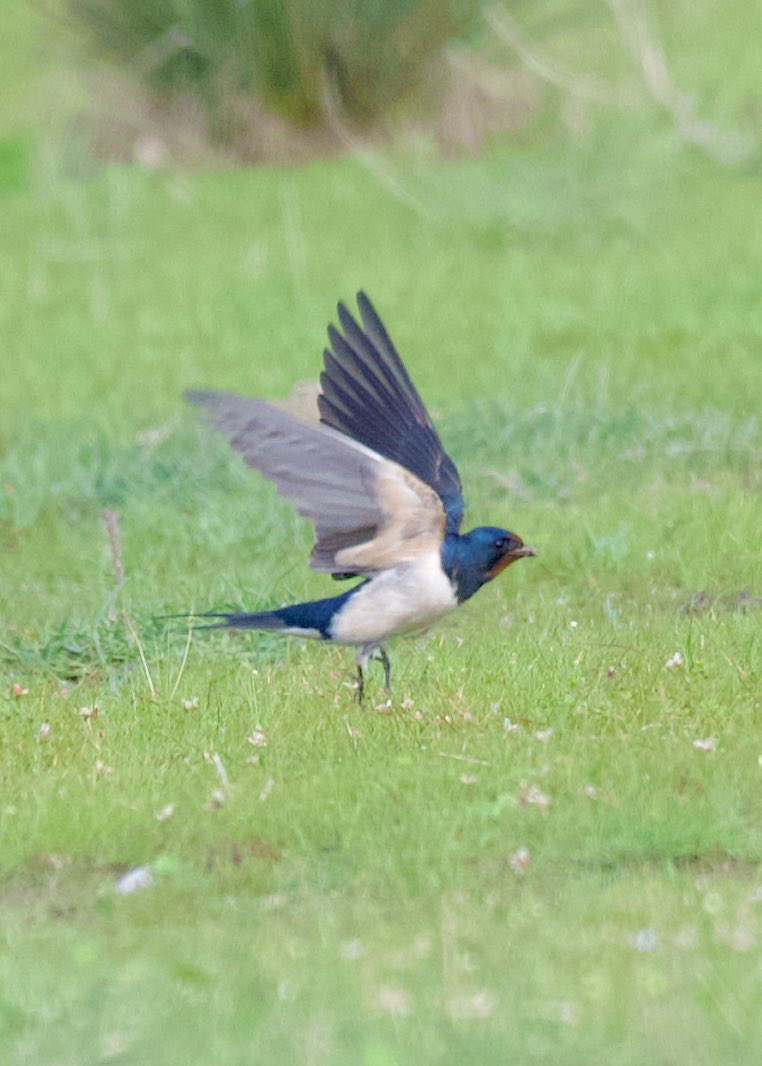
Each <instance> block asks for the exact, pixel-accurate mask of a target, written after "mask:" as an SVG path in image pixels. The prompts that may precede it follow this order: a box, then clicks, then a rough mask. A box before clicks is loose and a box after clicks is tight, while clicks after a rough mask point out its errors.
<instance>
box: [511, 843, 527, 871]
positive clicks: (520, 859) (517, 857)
mask: <svg viewBox="0 0 762 1066" xmlns="http://www.w3.org/2000/svg"><path fill="white" fill-rule="evenodd" d="M531 858H532V857H531V855H530V854H529V848H525V847H520V848H516V850H515V851H514V853H513V854H512V855H510V856H509V857H508V865H509V866H510V868H511V869H512V870H513V872H514V873H517V874H520V873H523V872H524V870H526V869H527V868H528V866H529V863H530V862H531Z"/></svg>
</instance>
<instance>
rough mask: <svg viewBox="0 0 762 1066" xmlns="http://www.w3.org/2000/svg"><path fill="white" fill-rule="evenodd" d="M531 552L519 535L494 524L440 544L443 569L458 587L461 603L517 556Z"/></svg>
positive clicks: (520, 556)
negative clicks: (441, 546)
mask: <svg viewBox="0 0 762 1066" xmlns="http://www.w3.org/2000/svg"><path fill="white" fill-rule="evenodd" d="M448 539H449V538H448ZM534 554H535V551H534V548H530V547H529V546H528V545H526V544H524V542H523V540H522V539H521V537H519V536H517V535H516V534H515V533H511V532H510V530H508V529H498V528H497V527H496V526H478V527H477V528H476V529H472V530H471V532H470V533H466V534H465V535H464V536H462V537H458V538H457V539H456V538H453V539H452V540H450V541H449V543H448V542H447V541H446V542H445V545H444V546H443V562H444V565H445V569H446V570H447V572H448V573H449V574H450V577H451V579H452V581H453V583H454V584H455V585H456V587H457V589H458V599H459V600H460V601H461V602H463V600H467V599H469V597H471V596H473V594H474V593H475V592H476V591H477V590H478V589H480V588H481V586H482V585H484V584H485V583H486V582H487V581H491V580H492V579H493V577H497V575H498V574H500V573H502V571H503V570H505V568H506V567H507V566H510V565H511V563H515V562H516V560H517V559H526V558H527V557H528V556H530V555H534Z"/></svg>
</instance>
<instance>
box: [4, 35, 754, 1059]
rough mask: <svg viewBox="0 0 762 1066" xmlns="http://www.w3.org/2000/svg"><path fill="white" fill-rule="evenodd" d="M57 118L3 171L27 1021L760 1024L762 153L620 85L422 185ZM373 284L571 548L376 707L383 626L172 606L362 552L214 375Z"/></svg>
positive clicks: (405, 1046)
mask: <svg viewBox="0 0 762 1066" xmlns="http://www.w3.org/2000/svg"><path fill="white" fill-rule="evenodd" d="M692 47H693V44H692ZM712 62H714V60H713V61H712ZM710 65H711V64H710ZM50 158H51V156H50V154H48V155H44V154H43V155H42V157H40V156H34V155H33V156H32V157H31V161H30V167H31V172H30V180H29V182H28V184H27V185H26V186H25V185H24V183H19V182H17V181H16V182H15V183H10V184H9V187H8V188H5V189H3V192H4V193H5V195H3V196H1V197H0V229H1V230H2V233H3V251H4V255H3V257H2V260H0V271H1V272H2V275H1V281H2V284H0V294H1V295H0V351H2V373H1V374H0V410H2V412H3V416H2V421H1V422H0V605H1V606H0V730H1V732H0V736H1V737H2V747H1V748H0V782H1V783H2V784H1V792H0V841H2V850H1V851H0V915H1V917H2V922H1V926H0V927H1V929H2V932H1V933H0V1056H1V1057H2V1061H3V1062H4V1063H5V1062H8V1063H26V1062H35V1063H46V1064H47V1063H50V1064H53V1063H56V1064H62V1063H66V1064H69V1063H71V1064H76V1066H80V1064H88V1063H102V1062H116V1063H140V1064H143V1063H157V1064H158V1063H167V1062H186V1061H187V1062H194V1063H195V1062H198V1063H202V1062H204V1063H206V1062H216V1063H222V1064H228V1063H231V1064H232V1063H251V1062H268V1063H269V1062H278V1063H295V1064H296V1063H300V1064H301V1063H331V1064H333V1063H341V1064H343V1063H346V1064H348V1066H349V1064H352V1066H354V1064H357V1063H360V1064H367V1066H386V1064H393V1063H401V1064H402V1063H404V1064H407V1063H418V1062H434V1063H453V1064H455V1063H458V1064H460V1063H463V1062H473V1063H504V1062H512V1063H513V1062H515V1063H533V1062H542V1061H545V1062H549V1063H553V1064H554V1066H555V1064H567V1063H569V1064H571V1063H579V1064H580V1066H582V1064H584V1066H590V1064H593V1063H606V1064H607V1066H608V1064H635V1063H638V1064H639V1063H643V1062H655V1063H660V1064H665V1066H667V1064H670V1066H671V1064H675V1066H677V1064H683V1063H689V1062H690V1063H691V1064H706V1066H718V1064H725V1063H727V1064H731V1063H732V1064H737V1063H749V1064H752V1063H757V1062H759V1060H760V1056H761V1055H762V1021H760V1012H759V1008H758V998H759V995H758V989H759V980H760V961H759V960H760V954H759V952H760V944H761V943H762V939H761V937H762V933H761V923H762V830H761V827H762V799H761V798H760V797H761V796H762V790H761V787H760V786H761V785H762V767H761V766H760V757H761V756H762V727H761V725H760V691H761V688H760V663H761V661H762V654H761V653H762V627H760V619H761V618H762V613H761V611H762V599H761V597H762V561H761V557H760V551H759V530H760V528H761V527H762V429H761V428H760V422H759V406H760V404H759V401H760V396H762V359H760V344H761V342H762V313H760V305H759V299H758V284H759V283H758V263H759V253H760V246H761V245H762V240H761V239H760V238H761V237H762V232H761V230H760V216H759V208H758V204H759V192H760V190H759V174H758V169H755V166H757V165H756V164H754V163H753V162H751V163H749V164H748V165H746V166H745V167H738V168H722V167H719V166H717V165H716V164H714V163H712V162H711V161H708V160H707V159H706V158H704V157H702V156H700V155H698V154H695V153H692V152H689V151H687V150H686V149H684V148H682V147H680V145H679V144H678V143H677V142H676V140H675V138H674V136H673V134H672V132H671V131H670V130H669V128H668V127H667V126H666V125H665V124H664V123H662V122H660V121H659V120H657V119H655V118H654V117H653V116H640V117H632V116H630V117H629V118H628V117H627V116H623V115H617V116H616V121H613V120H609V119H607V118H606V117H605V116H604V117H603V118H601V119H600V120H599V121H598V122H597V123H596V125H595V128H594V130H593V132H592V133H591V134H590V136H589V137H588V138H587V139H584V140H582V141H581V142H574V143H566V142H565V141H564V140H563V139H561V138H559V137H556V138H555V139H552V140H551V141H550V142H549V143H545V144H543V143H540V139H539V138H538V137H537V136H536V135H535V133H534V132H533V131H527V134H526V135H525V136H523V137H522V138H521V139H520V143H516V144H514V146H513V147H512V149H511V150H510V151H508V150H503V151H496V152H495V153H493V154H492V155H491V156H489V157H488V158H486V159H484V160H481V161H468V162H447V163H437V162H433V161H426V160H424V159H422V158H415V159H414V158H412V157H409V156H406V157H404V158H402V159H400V160H397V161H396V162H395V163H394V168H395V170H394V173H395V176H396V178H397V180H398V181H399V182H400V183H401V184H402V186H403V187H404V189H405V190H406V192H408V193H410V194H411V195H412V196H413V197H415V198H416V199H417V200H419V201H420V202H421V203H422V204H423V205H424V208H425V210H423V211H417V210H416V209H415V208H413V207H411V206H410V205H409V203H408V202H407V201H404V200H400V199H399V198H397V197H395V196H393V195H392V194H391V193H390V192H389V191H388V190H387V189H386V188H385V187H384V186H383V185H382V184H379V182H378V181H377V180H376V179H375V178H374V177H373V176H372V175H371V174H369V173H368V172H367V170H365V169H364V168H363V167H362V166H361V165H360V164H359V163H358V162H355V161H351V160H343V161H338V162H334V163H330V164H316V165H313V166H310V167H307V168H304V169H303V170H299V171H265V170H261V171H256V172H249V173H246V172H240V171H230V172H227V173H216V174H197V175H194V176H188V175H182V174H174V173H158V172H149V171H144V170H140V169H137V168H119V167H114V166H108V167H103V168H102V169H100V170H99V171H98V172H97V173H95V174H93V175H92V176H91V177H90V178H89V179H88V180H83V179H81V178H80V179H79V180H75V179H74V178H72V177H71V176H68V177H67V176H66V175H67V173H69V174H70V173H71V172H70V171H69V170H67V165H68V164H67V157H64V158H63V160H62V162H61V164H60V167H59V166H57V165H56V166H52V165H50V163H49V161H50ZM46 159H47V160H48V165H43V164H44V162H45V160H46ZM61 170H63V171H64V173H61ZM75 172H76V173H80V170H75ZM360 286H362V287H364V288H366V289H367V291H368V292H369V293H370V294H371V296H372V298H373V299H374V300H375V301H376V303H377V305H378V306H379V309H380V310H381V312H382V314H383V315H384V316H385V318H386V320H387V323H388V325H389V328H390V330H391V332H392V334H393V336H394V337H395V339H396V340H397V342H398V345H399V347H400V349H401V351H402V353H403V355H404V356H405V358H406V360H407V363H408V366H409V368H410V371H411V374H412V376H413V378H414V380H415V381H416V382H417V384H418V385H419V387H420V389H421V391H422V393H423V395H424V397H425V398H426V400H427V401H428V402H429V404H430V406H431V408H432V410H434V411H435V412H436V413H437V421H438V425H439V427H440V429H441V433H442V435H443V438H444V440H445V443H446V445H447V446H448V448H449V450H450V451H451V453H452V454H453V456H454V458H455V459H456V461H457V462H458V463H459V466H460V468H461V471H462V475H463V479H464V483H465V485H466V490H467V503H468V509H469V510H468V517H469V521H470V523H471V524H478V523H481V522H494V523H499V524H507V525H509V526H510V527H511V528H514V529H515V530H517V531H518V532H519V533H520V534H521V535H522V536H524V537H525V538H526V539H527V540H530V541H531V542H532V543H534V544H535V545H536V546H537V548H538V552H539V554H538V557H537V559H535V560H532V561H531V562H527V563H522V564H521V565H520V566H517V567H514V568H511V570H510V571H509V572H508V573H507V574H506V575H504V576H503V577H502V578H501V579H499V581H497V582H495V584H494V585H492V586H490V587H489V588H487V589H485V590H484V591H482V592H480V593H479V595H478V596H477V597H476V598H475V599H474V600H473V601H471V603H470V604H469V605H468V606H466V607H464V608H463V609H462V610H461V611H459V612H458V613H457V614H456V615H454V616H453V617H452V619H451V620H450V621H448V622H447V623H446V624H444V625H443V626H442V627H441V628H440V629H439V630H437V631H435V633H433V634H432V635H431V636H430V637H428V638H424V639H411V640H407V641H400V642H398V643H397V644H396V645H394V646H393V647H392V648H391V649H390V650H391V655H392V662H393V669H394V685H395V688H394V698H393V701H392V704H391V706H389V707H386V706H385V705H384V704H385V696H384V694H383V691H382V689H381V683H380V681H381V678H380V671H379V676H376V675H374V676H373V677H372V678H371V682H370V700H369V704H368V706H366V707H365V708H364V709H358V707H357V706H356V704H355V703H354V702H353V698H352V691H351V690H350V689H349V688H348V687H347V686H346V685H345V684H344V682H346V681H350V680H351V676H352V675H351V669H350V666H351V661H352V660H351V653H349V652H346V651H342V650H341V649H334V648H326V647H321V646H317V645H312V644H307V645H304V646H303V645H301V644H300V643H298V642H290V643H288V642H279V641H278V640H277V639H275V638H273V637H271V636H268V635H262V636H243V637H241V636H237V635H219V634H203V635H202V634H197V635H195V636H194V637H193V639H192V642H191V643H190V647H189V649H188V650H187V655H186V636H187V632H186V629H185V627H184V625H183V623H182V622H181V621H179V622H166V621H162V620H160V619H159V617H158V616H160V615H162V614H165V613H167V612H171V611H182V610H184V609H189V608H191V607H195V608H197V609H202V608H206V607H213V606H217V605H220V606H222V605H236V606H237V605H247V606H249V607H251V608H256V607H258V606H264V605H267V604H274V603H279V602H284V601H288V600H293V599H296V598H297V597H301V596H304V595H313V594H321V593H326V592H330V591H334V589H335V587H334V586H332V584H331V582H330V581H327V579H325V578H322V577H320V576H319V575H315V574H310V573H309V571H308V570H307V567H306V559H307V555H308V552H309V547H310V543H311V542H310V535H309V529H308V528H307V527H306V526H305V525H304V524H302V523H301V522H299V521H298V520H297V519H296V518H294V517H293V514H292V512H291V510H290V509H289V508H288V507H287V505H286V504H285V503H284V502H283V501H281V500H279V499H278V498H277V497H276V496H275V494H274V492H273V491H272V490H271V489H270V487H268V486H267V485H266V484H264V483H263V482H261V480H259V479H258V478H257V477H256V476H255V475H253V474H251V473H250V472H247V471H245V470H244V469H243V468H242V467H241V465H240V464H239V463H238V461H237V460H236V459H235V458H234V457H231V456H230V455H229V454H228V452H227V450H226V448H225V446H224V445H223V444H222V443H221V442H219V441H217V440H214V439H211V438H210V436H209V435H208V434H207V433H206V432H205V431H204V430H203V429H202V428H201V427H200V426H199V425H198V424H197V422H196V421H195V420H194V418H193V417H192V416H191V415H186V413H185V412H184V411H183V410H182V404H181V401H180V399H179V395H180V393H181V391H182V389H183V388H187V387H194V386H200V385H205V384H206V385H212V386H217V387H221V388H235V389H237V390H239V391H242V392H251V393H258V394H262V395H267V396H273V397H277V396H283V395H285V394H286V393H287V392H288V391H289V390H290V388H291V387H292V386H293V384H294V383H295V382H296V381H300V380H305V379H310V378H314V377H315V375H316V373H317V372H318V369H319V366H320V353H321V348H322V338H323V335H324V328H325V322H326V319H327V318H328V317H330V316H331V315H332V313H333V307H334V304H335V301H336V299H337V298H339V297H341V298H344V299H350V298H351V297H352V294H353V292H354V291H355V290H356V289H357V288H358V287H360ZM104 508H110V509H111V510H112V511H114V512H115V513H116V514H117V515H118V518H119V523H120V530H121V547H122V561H123V565H124V572H125V580H124V584H123V586H122V587H121V589H120V590H116V589H115V587H114V580H113V575H112V569H111V559H110V552H109V546H108V541H107V538H106V536H105V534H104V531H103V529H102V524H101V523H102V512H103V509H104ZM136 638H137V639H136ZM138 641H139V644H138ZM677 652H679V653H680V656H681V658H682V662H681V664H679V665H674V666H671V667H668V666H667V665H666V664H667V662H668V661H669V660H671V659H672V657H673V656H674V655H675V653H677ZM141 653H142V655H143V656H144V657H145V665H144V663H143V662H142V660H141ZM254 671H256V672H254ZM149 678H150V681H149ZM14 685H16V686H18V688H17V689H16V692H23V691H24V690H28V691H27V692H26V694H23V695H21V694H20V695H14V694H13V691H12V686H14ZM94 706H97V708H98V714H97V717H95V716H92V715H90V716H89V717H86V716H83V715H82V714H81V711H80V708H82V707H87V708H91V709H92V708H93V707H94ZM43 725H44V726H46V728H45V729H43V730H42V732H41V727H42V726H43ZM507 726H510V728H507ZM514 726H515V727H517V728H513V727H514ZM549 730H550V731H552V732H551V733H548V731H549ZM257 731H261V732H263V733H264V734H265V737H266V741H267V743H266V746H255V745H254V744H252V743H251V741H250V739H249V738H254V739H256V732H257ZM537 734H539V736H538V735H537ZM708 738H712V740H713V748H714V750H712V751H708V752H705V751H702V750H700V749H699V748H696V747H694V746H693V742H694V741H696V740H699V741H706V740H707V739H708ZM215 792H219V793H220V796H218V797H217V798H216V799H215V798H214V793H215ZM533 801H534V802H533ZM537 801H539V802H537ZM168 804H172V805H173V812H172V814H171V816H170V817H168V818H166V819H165V820H158V819H157V818H156V814H157V813H158V812H161V811H162V810H163V809H164V808H166V806H167V805H168ZM522 848H526V849H528V853H529V860H528V864H527V865H526V868H525V869H521V868H520V867H521V863H520V862H519V861H518V858H517V853H520V849H522ZM136 866H145V867H149V868H150V870H151V872H152V876H153V884H152V885H151V886H150V887H148V888H145V889H143V890H140V891H136V892H135V893H133V894H131V895H127V896H121V895H119V894H118V893H117V891H116V884H117V882H118V880H119V878H120V877H121V875H122V874H123V873H124V872H125V871H127V870H129V869H130V868H132V867H136ZM516 867H519V868H516Z"/></svg>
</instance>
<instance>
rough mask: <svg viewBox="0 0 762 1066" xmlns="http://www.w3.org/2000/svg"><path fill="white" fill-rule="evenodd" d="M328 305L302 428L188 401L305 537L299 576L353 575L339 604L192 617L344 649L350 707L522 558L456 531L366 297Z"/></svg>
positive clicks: (440, 478)
mask: <svg viewBox="0 0 762 1066" xmlns="http://www.w3.org/2000/svg"><path fill="white" fill-rule="evenodd" d="M357 304H358V307H359V310H360V321H359V322H358V321H357V320H356V319H355V318H354V317H353V316H352V314H350V312H349V311H348V310H347V308H346V307H345V306H344V304H342V303H340V304H339V305H338V317H339V324H340V326H341V330H337V329H336V328H335V327H334V326H333V325H331V326H329V327H328V339H329V343H330V349H328V348H326V349H325V351H324V353H323V358H324V368H323V372H322V374H321V375H320V392H319V394H318V395H317V409H316V410H315V409H314V408H313V417H312V418H311V419H310V418H305V417H296V416H295V415H294V414H292V413H289V412H288V411H287V410H284V409H283V408H282V407H277V406H274V405H273V404H270V403H267V402H266V401H265V400H260V399H256V398H245V397H241V396H237V395H235V394H234V393H229V392H188V393H186V399H187V400H189V401H190V402H191V403H193V404H197V405H198V406H200V407H202V408H203V409H204V410H205V412H206V414H207V416H208V418H209V421H210V423H211V425H212V426H213V427H214V428H215V429H217V430H219V431H221V432H222V433H223V434H224V435H225V436H226V437H227V438H228V439H229V441H230V443H231V445H232V446H233V448H234V449H235V450H236V451H238V452H240V454H241V455H242V457H243V459H244V461H245V462H246V463H247V464H248V465H249V466H251V467H253V468H254V469H255V470H258V471H259V472H260V473H261V474H263V475H264V476H265V477H266V478H268V479H269V480H270V481H273V482H274V483H275V485H276V487H277V490H278V492H279V493H280V495H281V496H285V497H286V499H288V500H290V501H291V503H292V504H293V505H294V506H295V507H296V510H297V511H298V512H299V513H300V514H302V515H304V516H305V517H306V518H308V519H309V520H310V521H311V522H312V523H313V524H314V527H315V544H314V547H313V549H312V554H311V556H310V566H311V567H312V569H313V570H318V571H323V572H327V573H329V574H332V575H333V577H334V578H337V579H343V578H360V581H359V582H358V583H357V584H355V585H353V586H352V587H351V588H350V589H349V590H348V591H346V592H344V593H342V594H341V595H339V596H330V597H328V598H327V599H322V600H313V601H310V602H308V603H297V604H293V605H291V606H288V607H280V608H277V609H275V610H270V611H255V612H253V613H251V614H243V613H241V614H236V613H225V614H223V613H217V612H213V611H210V612H206V613H205V614H203V615H201V616H200V617H204V618H210V619H216V621H214V622H211V623H210V625H209V626H208V627H205V628H210V629H260V630H263V629H267V630H277V631H279V632H281V633H284V634H287V635H293V636H299V637H311V638H314V639H315V640H327V641H332V642H333V643H338V644H350V645H354V646H355V647H356V648H357V653H356V659H355V661H356V663H357V691H358V699H359V700H362V697H363V690H364V685H365V674H366V670H367V666H368V662H369V661H370V659H371V658H373V657H377V658H378V659H379V660H380V661H381V663H382V665H383V669H384V681H385V685H386V688H387V689H388V688H389V687H390V676H391V670H390V664H389V658H388V656H387V654H386V651H385V649H384V643H385V642H386V641H387V640H389V639H390V638H391V637H394V636H397V635H398V634H401V633H411V632H415V631H420V630H424V629H427V628H428V627H430V626H431V625H433V624H434V623H435V622H437V621H438V620H439V619H440V618H441V617H442V616H443V615H444V614H446V613H447V612H448V611H450V610H452V608H454V607H457V606H458V605H459V604H461V603H465V601H466V600H468V599H470V598H471V596H473V595H474V593H475V592H477V591H478V590H479V589H480V588H481V587H482V585H484V584H486V583H487V582H488V581H491V580H492V579H493V578H495V577H497V575H498V574H500V573H501V572H502V571H503V570H505V568H506V567H507V566H510V564H511V563H513V562H515V561H516V560H517V559H523V558H526V557H527V556H530V555H534V554H535V553H534V550H533V549H532V548H530V547H528V546H527V545H525V544H524V543H523V541H522V540H521V538H520V537H518V536H517V535H516V534H515V533H511V532H510V531H509V530H507V529H499V528H496V527H493V526H479V527H478V528H476V529H472V530H471V532H470V533H465V534H461V533H460V532H459V530H460V526H461V523H462V521H463V509H464V506H463V490H462V487H461V482H460V477H459V475H458V471H457V469H456V467H455V464H454V463H453V461H452V460H451V459H450V457H449V456H448V455H447V453H446V452H445V450H444V448H443V447H442V443H441V441H440V439H439V435H438V434H437V431H436V430H435V428H434V425H433V423H432V421H431V418H430V417H429V414H428V412H427V411H426V408H425V407H424V405H423V402H422V401H421V398H420V396H419V395H418V392H417V391H416V389H415V386H414V385H413V383H412V381H411V380H410V377H409V376H408V373H407V371H406V370H405V367H404V366H403V363H402V360H401V359H400V357H399V355H398V354H397V351H396V349H395V347H394V345H393V344H392V342H391V340H390V338H389V335H388V333H387V332H386V329H385V328H384V325H383V323H382V322H381V319H380V318H379V316H378V315H377V314H376V311H375V310H374V308H373V306H372V304H371V302H370V300H369V299H368V297H367V296H366V295H365V294H364V293H362V292H360V293H358V294H357Z"/></svg>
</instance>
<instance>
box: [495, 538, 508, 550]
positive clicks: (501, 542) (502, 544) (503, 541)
mask: <svg viewBox="0 0 762 1066" xmlns="http://www.w3.org/2000/svg"><path fill="white" fill-rule="evenodd" d="M506 543H507V540H506V538H505V537H498V538H497V540H496V541H495V547H496V548H497V549H498V550H499V549H500V548H504V547H505V545H506Z"/></svg>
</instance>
